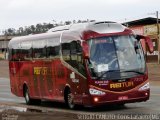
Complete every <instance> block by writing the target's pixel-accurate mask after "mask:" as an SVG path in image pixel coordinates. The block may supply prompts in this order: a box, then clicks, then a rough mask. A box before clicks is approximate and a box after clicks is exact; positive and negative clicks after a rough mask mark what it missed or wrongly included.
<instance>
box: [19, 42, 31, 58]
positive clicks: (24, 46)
mask: <svg viewBox="0 0 160 120" xmlns="http://www.w3.org/2000/svg"><path fill="white" fill-rule="evenodd" d="M21 54H22V55H21V60H29V59H31V58H32V56H31V55H32V42H31V41H25V42H22V43H21Z"/></svg>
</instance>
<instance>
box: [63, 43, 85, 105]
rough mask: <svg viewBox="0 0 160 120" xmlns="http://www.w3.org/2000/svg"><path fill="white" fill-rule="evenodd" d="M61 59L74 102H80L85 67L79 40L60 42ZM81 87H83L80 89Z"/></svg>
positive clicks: (83, 90)
mask: <svg viewBox="0 0 160 120" xmlns="http://www.w3.org/2000/svg"><path fill="white" fill-rule="evenodd" d="M62 58H63V60H62V61H65V62H64V66H66V78H65V79H66V80H67V83H68V84H69V85H70V88H71V92H72V93H73V94H74V97H75V98H76V99H75V100H76V101H75V102H78V103H79V102H82V99H81V98H82V93H84V92H85V88H86V79H85V76H86V75H85V74H86V73H85V67H84V63H83V62H84V61H83V57H82V47H81V44H80V42H79V41H72V42H70V43H63V44H62ZM82 87H83V89H82Z"/></svg>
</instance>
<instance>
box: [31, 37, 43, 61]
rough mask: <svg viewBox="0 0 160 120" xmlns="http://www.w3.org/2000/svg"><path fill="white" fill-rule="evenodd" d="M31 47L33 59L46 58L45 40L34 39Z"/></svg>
mask: <svg viewBox="0 0 160 120" xmlns="http://www.w3.org/2000/svg"><path fill="white" fill-rule="evenodd" d="M32 47H33V53H32V56H33V59H38V58H46V41H45V40H36V41H33V42H32Z"/></svg>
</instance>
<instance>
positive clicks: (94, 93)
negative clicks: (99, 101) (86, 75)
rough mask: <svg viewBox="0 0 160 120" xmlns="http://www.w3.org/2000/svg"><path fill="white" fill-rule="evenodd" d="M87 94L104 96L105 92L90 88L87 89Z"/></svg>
mask: <svg viewBox="0 0 160 120" xmlns="http://www.w3.org/2000/svg"><path fill="white" fill-rule="evenodd" d="M89 93H90V94H91V95H105V92H103V91H100V90H97V89H94V88H90V89H89Z"/></svg>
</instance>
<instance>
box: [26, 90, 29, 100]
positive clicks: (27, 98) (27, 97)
mask: <svg viewBox="0 0 160 120" xmlns="http://www.w3.org/2000/svg"><path fill="white" fill-rule="evenodd" d="M25 99H26V103H29V94H28V89H26V94H25Z"/></svg>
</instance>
